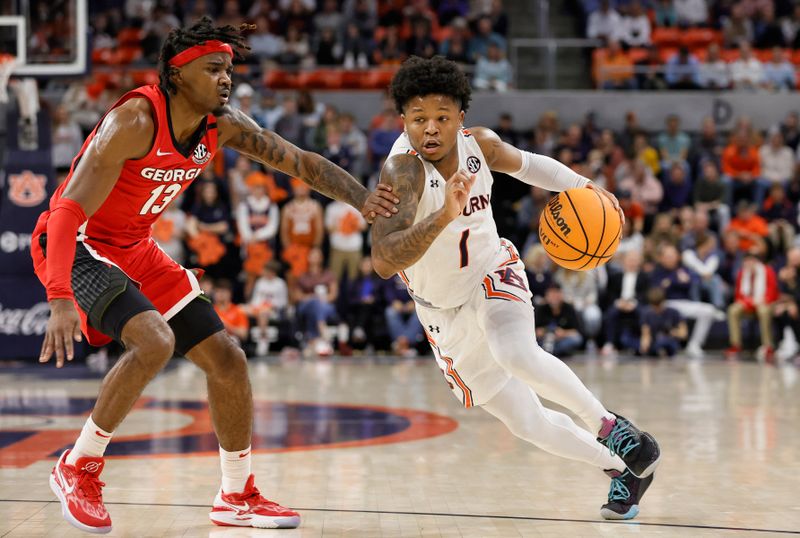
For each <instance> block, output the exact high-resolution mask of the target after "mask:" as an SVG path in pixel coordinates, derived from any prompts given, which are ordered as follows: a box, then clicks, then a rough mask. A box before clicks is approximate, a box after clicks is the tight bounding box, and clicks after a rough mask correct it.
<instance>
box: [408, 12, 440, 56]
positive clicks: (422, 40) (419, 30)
mask: <svg viewBox="0 0 800 538" xmlns="http://www.w3.org/2000/svg"><path fill="white" fill-rule="evenodd" d="M411 32H412V34H411V37H409V38H408V39H407V40H406V54H407V55H409V56H419V57H420V58H432V57H433V55H434V54H436V42H435V41H434V40H433V38H432V37H431V27H430V23H429V22H428V21H427V20H425V19H418V20H417V21H416V22H414V25H413V26H412V27H411Z"/></svg>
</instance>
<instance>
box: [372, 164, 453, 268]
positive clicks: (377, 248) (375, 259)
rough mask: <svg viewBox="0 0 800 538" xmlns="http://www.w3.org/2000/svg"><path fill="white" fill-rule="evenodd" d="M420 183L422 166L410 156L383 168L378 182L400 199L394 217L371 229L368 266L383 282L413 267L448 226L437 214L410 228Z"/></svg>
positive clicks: (382, 220)
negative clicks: (369, 262) (389, 186)
mask: <svg viewBox="0 0 800 538" xmlns="http://www.w3.org/2000/svg"><path fill="white" fill-rule="evenodd" d="M424 180H425V171H424V169H423V167H422V163H421V162H420V161H419V159H417V158H416V157H412V156H410V155H396V156H394V157H392V158H391V159H389V160H388V161H386V164H385V165H384V167H383V171H382V172H381V182H382V183H388V184H390V185H392V188H393V192H394V194H395V195H396V196H397V197H398V198H399V199H400V204H398V210H399V211H398V213H397V214H396V215H394V216H393V217H392V218H391V219H387V218H385V217H382V216H381V217H378V218H377V219H376V220H375V224H373V226H372V263H373V266H374V268H375V272H377V273H378V274H379V275H380V276H381V277H383V278H389V277H391V276H392V275H394V274H395V273H397V272H399V271H402V270H403V269H405V268H406V267H409V266H411V265H413V264H414V263H416V261H417V260H419V259H420V258H421V257H422V255H423V254H425V252H426V251H427V250H428V247H430V246H431V243H433V241H434V240H435V239H436V237H437V236H438V235H439V234H440V233H441V232H442V230H443V229H444V228H445V227H446V226H447V224H448V221H447V219H446V218H444V216H443V212H442V211H441V210H440V211H436V212H434V213H432V214H430V215H428V217H426V218H425V219H423V220H421V221H420V222H418V223H417V224H414V218H415V217H416V214H417V205H418V204H419V199H420V196H421V195H422V189H423V188H424V186H423V182H424Z"/></svg>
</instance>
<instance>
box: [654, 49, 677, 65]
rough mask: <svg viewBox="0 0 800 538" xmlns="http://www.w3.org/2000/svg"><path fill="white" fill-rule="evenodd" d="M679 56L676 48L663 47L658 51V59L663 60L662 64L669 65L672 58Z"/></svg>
mask: <svg viewBox="0 0 800 538" xmlns="http://www.w3.org/2000/svg"><path fill="white" fill-rule="evenodd" d="M676 54H678V49H677V48H676V47H661V48H660V49H658V57H659V58H661V62H662V63H667V61H669V59H670V58H672V57H673V56H675V55H676Z"/></svg>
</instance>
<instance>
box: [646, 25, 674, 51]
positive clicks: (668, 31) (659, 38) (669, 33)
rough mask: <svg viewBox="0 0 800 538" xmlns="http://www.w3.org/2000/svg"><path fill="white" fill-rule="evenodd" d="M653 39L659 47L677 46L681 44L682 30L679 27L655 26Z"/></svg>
mask: <svg viewBox="0 0 800 538" xmlns="http://www.w3.org/2000/svg"><path fill="white" fill-rule="evenodd" d="M651 39H652V40H653V44H654V45H655V46H657V47H658V48H662V47H677V46H679V45H680V44H681V31H680V30H679V29H678V28H655V29H654V30H653V34H652V37H651Z"/></svg>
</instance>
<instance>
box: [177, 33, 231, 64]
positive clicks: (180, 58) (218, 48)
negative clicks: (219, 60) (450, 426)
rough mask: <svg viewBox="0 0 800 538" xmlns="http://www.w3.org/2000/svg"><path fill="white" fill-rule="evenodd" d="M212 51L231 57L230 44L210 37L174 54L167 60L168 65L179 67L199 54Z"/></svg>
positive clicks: (202, 54) (203, 54)
mask: <svg viewBox="0 0 800 538" xmlns="http://www.w3.org/2000/svg"><path fill="white" fill-rule="evenodd" d="M214 52H224V53H226V54H228V55H229V56H230V57H231V58H233V49H232V48H231V46H230V45H228V44H227V43H223V42H222V41H219V40H216V39H210V40H208V41H204V42H203V43H200V44H199V45H195V46H193V47H189V48H188V49H186V50H185V51H183V52H181V53H179V54H176V55H175V56H173V57H172V59H171V60H170V61H169V65H172V66H175V67H181V66H183V65H186V64H188V63H189V62H191V61H192V60H196V59H197V58H199V57H200V56H205V55H206V54H211V53H214Z"/></svg>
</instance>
